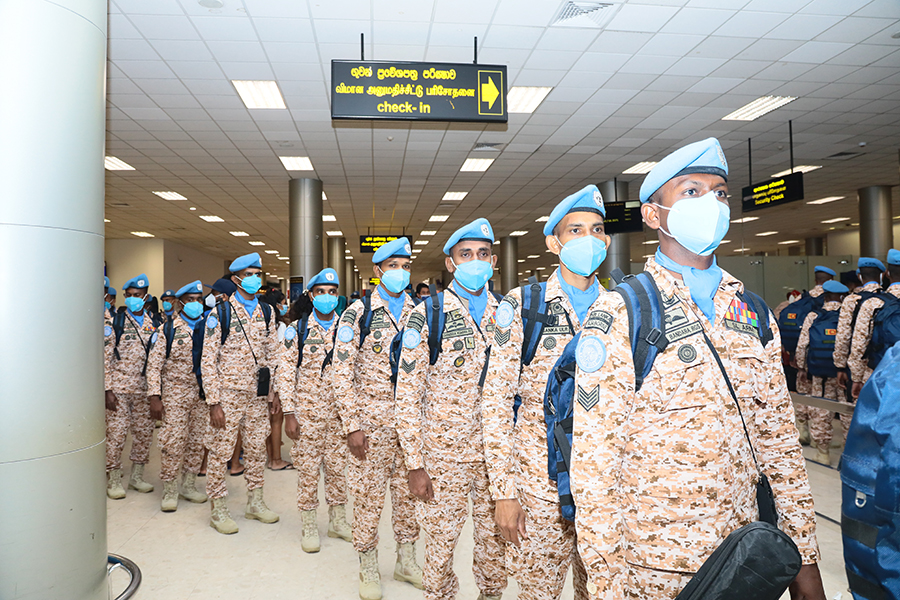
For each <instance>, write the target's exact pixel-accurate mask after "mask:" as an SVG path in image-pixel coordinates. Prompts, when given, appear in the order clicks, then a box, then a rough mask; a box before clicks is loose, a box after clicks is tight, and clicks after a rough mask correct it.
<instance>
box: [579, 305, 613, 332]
mask: <svg viewBox="0 0 900 600" xmlns="http://www.w3.org/2000/svg"><path fill="white" fill-rule="evenodd" d="M612 322H613V316H612V315H611V314H610V313H608V312H606V311H605V310H592V311H591V312H590V314H588V318H587V319H586V320H585V322H584V326H583V328H584V329H599V330H600V331H602V332H603V333H609V328H610V327H612Z"/></svg>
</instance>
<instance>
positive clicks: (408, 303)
mask: <svg viewBox="0 0 900 600" xmlns="http://www.w3.org/2000/svg"><path fill="white" fill-rule="evenodd" d="M402 294H403V312H402V313H401V316H400V321H401V322H402V321H404V320H405V319H406V316H407V315H409V311H411V310H412V309H413V308H415V306H416V305H415V304H414V303H413V301H412V298H410V297H409V294H407V293H406V292H403V293H402ZM369 297H370V298H371V301H370V305H369V306H370V307H371V309H372V311H373V312H374V311H376V310H378V309H379V308H383V309H384V312H385V313H386V314H387V315H388V316H389V317H390V319H391V322H394V315H392V314H391V309H390V308H388V303H387V302H385V301H384V299H383V298H382V297H381V294H379V293H378V292H376V291H375V290H372V293H371V294H369ZM394 326H395V327H397V329H400V323H394Z"/></svg>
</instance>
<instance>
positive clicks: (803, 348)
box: [772, 312, 818, 371]
mask: <svg viewBox="0 0 900 600" xmlns="http://www.w3.org/2000/svg"><path fill="white" fill-rule="evenodd" d="M817 316H818V315H817V314H816V313H814V312H811V313H809V314H808V315H806V318H805V319H804V320H803V327H802V328H801V329H800V339H798V340H797V351H796V352H795V353H794V358H795V359H796V360H797V368H798V369H800V370H801V371H805V370H806V355H807V353H808V352H809V328H810V327H812V324H813V321H815V320H816V317H817ZM772 322H773V323H776V322H777V321H772ZM780 339H781V338H779V340H780Z"/></svg>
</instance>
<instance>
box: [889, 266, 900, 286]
mask: <svg viewBox="0 0 900 600" xmlns="http://www.w3.org/2000/svg"><path fill="white" fill-rule="evenodd" d="M887 270H888V275H889V276H890V278H891V282H892V283H900V265H888V266H887Z"/></svg>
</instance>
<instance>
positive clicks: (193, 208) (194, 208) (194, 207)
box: [188, 206, 197, 210]
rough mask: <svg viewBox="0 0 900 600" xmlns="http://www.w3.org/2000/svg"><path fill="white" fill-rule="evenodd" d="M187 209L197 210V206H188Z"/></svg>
mask: <svg viewBox="0 0 900 600" xmlns="http://www.w3.org/2000/svg"><path fill="white" fill-rule="evenodd" d="M188 210H197V207H196V206H192V207H190V208H189V209H188Z"/></svg>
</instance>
